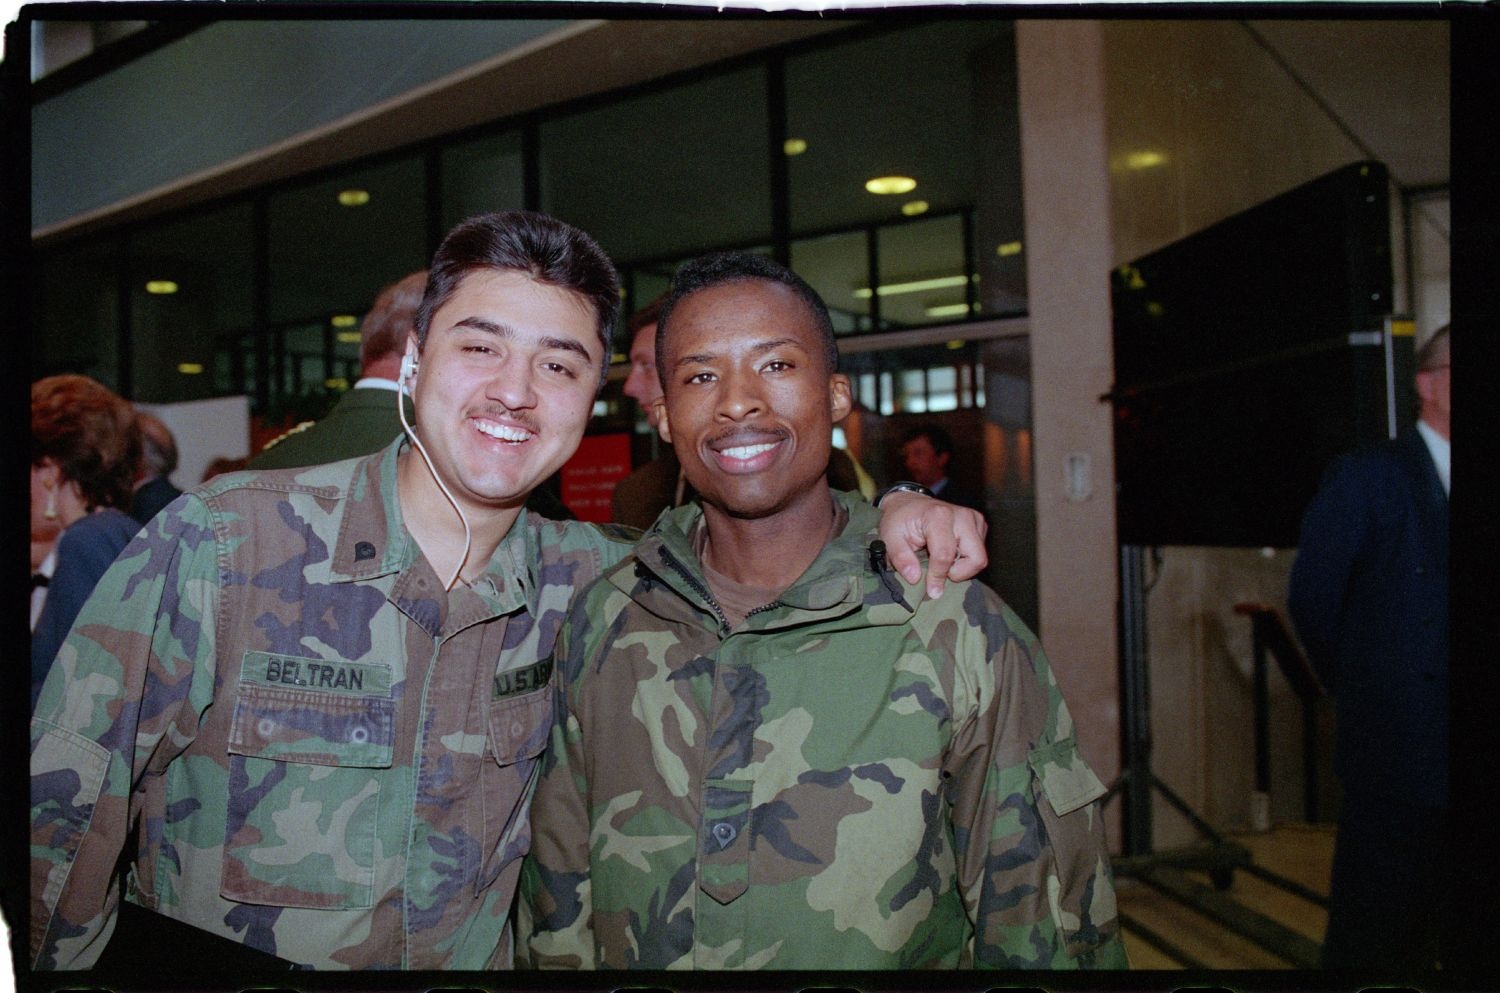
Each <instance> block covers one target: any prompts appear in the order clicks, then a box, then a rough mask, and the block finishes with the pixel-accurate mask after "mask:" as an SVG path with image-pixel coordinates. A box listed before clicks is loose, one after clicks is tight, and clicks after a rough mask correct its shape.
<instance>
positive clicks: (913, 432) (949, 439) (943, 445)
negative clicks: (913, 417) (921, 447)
mask: <svg viewBox="0 0 1500 993" xmlns="http://www.w3.org/2000/svg"><path fill="white" fill-rule="evenodd" d="M918 438H926V439H927V442H928V444H930V445H931V446H932V453H933V454H934V455H952V454H953V436H952V435H950V434H949V433H948V432H947V431H946V430H945V429H944V428H941V427H939V426H938V425H936V424H918V425H917V426H916V427H913V428H908V429H907V431H906V433H905V434H903V435H902V436H901V444H902V445H907V444H909V443H911V442H913V441H916V440H917V439H918Z"/></svg>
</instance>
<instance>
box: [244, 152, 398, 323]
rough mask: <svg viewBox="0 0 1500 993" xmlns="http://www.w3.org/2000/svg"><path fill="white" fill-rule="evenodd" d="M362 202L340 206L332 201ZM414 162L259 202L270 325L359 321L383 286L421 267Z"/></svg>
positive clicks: (343, 177) (356, 173) (390, 165)
mask: <svg viewBox="0 0 1500 993" xmlns="http://www.w3.org/2000/svg"><path fill="white" fill-rule="evenodd" d="M359 191H362V192H363V193H366V194H368V195H369V199H368V200H367V201H365V202H364V203H361V204H358V205H356V206H344V205H343V204H342V203H340V202H339V196H340V194H341V193H345V192H359ZM425 197H426V182H425V170H424V169H423V166H422V159H421V158H420V157H419V156H407V157H405V158H401V159H398V160H395V161H393V162H387V163H383V164H381V165H377V166H371V167H369V168H365V169H358V170H352V171H350V172H347V173H343V174H341V175H339V176H336V177H335V178H333V179H328V180H324V181H322V182H318V183H314V184H311V185H308V186H303V187H299V188H297V189H292V190H286V191H283V192H278V193H273V194H272V195H271V196H270V197H269V199H268V201H267V204H268V206H267V218H268V225H269V239H270V247H269V252H270V301H269V313H270V319H271V322H272V323H273V324H281V323H287V322H294V321H307V320H315V321H319V322H322V321H325V320H327V319H328V317H329V316H331V315H333V314H340V313H343V314H358V315H363V314H364V313H365V312H366V311H367V310H369V309H370V304H372V303H374V301H375V295H376V294H377V293H379V292H380V290H381V288H382V287H384V286H385V285H386V284H388V283H391V282H394V281H395V280H398V279H400V278H401V277H402V276H405V275H406V274H407V273H409V272H413V271H415V270H417V269H422V268H425V267H426V265H427V262H428V251H427V233H426V219H427V213H426V205H425Z"/></svg>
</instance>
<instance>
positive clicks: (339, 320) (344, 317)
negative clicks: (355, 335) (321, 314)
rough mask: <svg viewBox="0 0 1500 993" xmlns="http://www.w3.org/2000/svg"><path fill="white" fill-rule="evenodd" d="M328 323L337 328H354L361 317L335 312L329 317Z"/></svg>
mask: <svg viewBox="0 0 1500 993" xmlns="http://www.w3.org/2000/svg"><path fill="white" fill-rule="evenodd" d="M328 323H329V324H332V325H333V326H334V327H336V328H352V327H354V325H356V324H358V323H359V318H358V317H355V316H354V315H353V314H334V315H333V317H331V318H329V320H328Z"/></svg>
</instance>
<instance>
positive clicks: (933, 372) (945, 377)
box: [927, 365, 958, 411]
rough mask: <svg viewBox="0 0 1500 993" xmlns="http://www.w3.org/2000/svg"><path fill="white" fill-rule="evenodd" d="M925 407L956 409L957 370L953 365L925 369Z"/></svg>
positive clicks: (930, 408)
mask: <svg viewBox="0 0 1500 993" xmlns="http://www.w3.org/2000/svg"><path fill="white" fill-rule="evenodd" d="M927 409H928V410H934V411H935V410H957V409H958V370H957V369H955V368H954V367H953V366H951V365H950V366H936V367H934V368H932V369H929V370H927Z"/></svg>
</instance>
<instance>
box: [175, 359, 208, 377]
mask: <svg viewBox="0 0 1500 993" xmlns="http://www.w3.org/2000/svg"><path fill="white" fill-rule="evenodd" d="M177 371H178V372H180V373H182V374H183V375H184V376H199V375H202V374H203V363H202V362H179V363H177Z"/></svg>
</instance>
